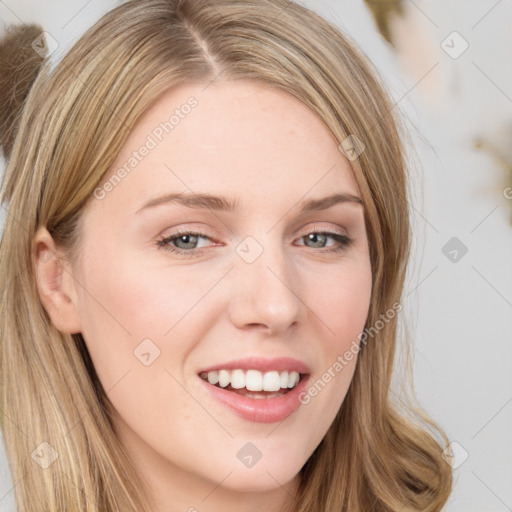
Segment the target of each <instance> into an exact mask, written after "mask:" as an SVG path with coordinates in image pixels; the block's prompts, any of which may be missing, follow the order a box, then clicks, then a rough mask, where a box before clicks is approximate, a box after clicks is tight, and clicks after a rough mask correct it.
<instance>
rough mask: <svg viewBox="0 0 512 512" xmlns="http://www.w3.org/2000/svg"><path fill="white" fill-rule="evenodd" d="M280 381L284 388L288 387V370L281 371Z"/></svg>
mask: <svg viewBox="0 0 512 512" xmlns="http://www.w3.org/2000/svg"><path fill="white" fill-rule="evenodd" d="M280 381H281V382H280V383H279V384H280V386H281V387H282V388H287V387H288V372H281V376H280Z"/></svg>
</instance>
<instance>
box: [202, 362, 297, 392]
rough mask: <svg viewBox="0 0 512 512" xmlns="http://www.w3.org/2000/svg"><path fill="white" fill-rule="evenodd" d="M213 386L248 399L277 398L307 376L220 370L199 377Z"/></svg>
mask: <svg viewBox="0 0 512 512" xmlns="http://www.w3.org/2000/svg"><path fill="white" fill-rule="evenodd" d="M199 376H200V377H201V378H202V379H203V380H205V381H207V382H209V383H210V384H211V385H213V386H215V387H218V388H221V389H224V390H225V391H231V392H232V393H236V394H239V395H243V396H245V397H248V398H277V397H280V396H283V395H285V394H287V393H289V392H290V391H291V390H292V389H294V388H295V387H297V385H298V384H299V382H300V381H301V380H302V379H303V378H304V377H305V376H306V375H305V374H300V373H298V372H296V371H283V372H278V371H269V372H260V371H258V370H241V369H237V370H219V371H210V372H202V373H201V374H200V375H199Z"/></svg>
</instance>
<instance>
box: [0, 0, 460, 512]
mask: <svg viewBox="0 0 512 512" xmlns="http://www.w3.org/2000/svg"><path fill="white" fill-rule="evenodd" d="M219 79H220V80H227V81H229V80H238V79H250V80H256V81H259V82H261V83H265V84H267V85H270V86H273V87H276V88H278V89H281V90H284V91H286V92H288V93H289V94H291V95H293V96H295V97H296V98H298V99H299V100H300V101H302V102H303V103H304V104H305V105H307V106H308V107H310V108H311V109H312V110H313V111H314V112H316V113H317V114H318V116H320V118H321V119H323V121H324V122H325V124H326V125H327V126H328V127H329V128H330V130H331V131H332V133H333V135H334V137H335V138H336V140H338V141H339V142H340V143H342V142H343V141H345V139H347V137H348V136H355V137H357V139H355V140H359V141H361V142H362V143H363V144H364V146H365V147H364V151H363V152H362V153H361V154H360V155H359V157H358V158H356V159H353V160H352V161H351V165H352V169H353V173H354V176H355V179H356V182H357V184H358V187H359V190H360V193H361V195H362V199H363V203H364V210H365V223H366V229H367V235H368V241H369V247H370V260H371V267H372V276H373V289H372V297H371V304H370V310H369V314H368V319H367V323H366V327H367V328H368V329H371V328H372V326H375V325H376V323H377V322H379V320H380V322H381V324H383V326H382V328H380V329H379V330H376V329H375V330H374V331H373V334H372V338H371V340H369V341H367V342H366V340H365V343H362V345H361V346H362V350H361V351H360V353H359V358H358V362H357V367H356V371H355V374H354V377H353V381H352V383H351V386H350V389H349V391H348V394H347V396H346V398H345V400H344V402H343V404H342V406H341V408H340V410H339V412H338V414H337V416H336V418H335V421H334V422H333V424H332V425H331V427H330V428H329V430H328V432H327V434H326V436H325V438H324V439H323V440H322V442H321V443H320V445H319V446H318V447H317V449H316V450H315V451H314V453H313V454H312V456H311V457H310V459H309V460H308V461H307V462H306V464H305V465H304V467H303V468H302V469H301V471H300V474H301V484H300V488H299V492H298V495H297V497H296V502H295V503H296V505H295V508H294V512H319V511H321V512H327V511H332V510H339V511H346V512H347V511H350V512H368V511H369V510H373V511H375V512H380V511H396V510H401V511H402V512H418V511H420V510H421V511H424V512H426V511H438V510H441V509H442V506H443V505H444V504H445V502H446V501H447V499H448V496H449V493H450V491H451V485H452V474H451V468H450V466H449V465H448V464H447V463H446V462H445V461H444V460H443V458H442V451H443V449H444V447H445V446H444V445H445V444H446V443H447V441H448V440H447V438H446V436H445V434H444V433H443V432H442V430H441V429H440V428H439V427H438V426H437V425H436V424H435V423H434V422H433V421H432V420H430V419H429V418H428V417H427V416H426V414H425V413H424V412H422V411H421V410H420V409H419V408H416V409H414V408H413V405H410V408H411V410H413V411H414V415H413V416H411V415H409V416H411V417H407V415H406V414H405V413H404V412H403V411H402V412H399V410H398V408H397V406H396V405H395V404H393V401H392V400H391V396H390V387H391V376H392V372H393V364H394V356H395V349H396V340H397V337H398V330H397V318H398V315H394V316H393V317H392V318H388V319H387V321H386V322H382V320H381V317H382V313H384V312H386V311H388V310H390V308H392V307H393V305H395V306H396V304H397V303H399V302H400V299H401V294H402V289H403V284H404V279H405V273H406V265H407V260H408V257H409V250H410V233H409V229H410V228H409V216H408V204H407V197H408V192H407V172H406V164H405V157H404V150H403V147H402V143H401V139H400V137H399V132H398V128H397V119H395V118H394V114H393V105H392V104H391V103H390V100H389V99H388V97H387V94H386V93H385V92H384V90H383V88H382V87H381V86H380V85H379V82H378V80H377V78H376V73H375V71H373V68H372V66H371V64H370V63H369V62H368V60H367V59H366V57H365V56H364V55H362V54H360V53H359V52H358V51H357V50H356V49H355V48H354V46H353V45H352V44H351V43H350V42H349V41H348V40H347V38H346V37H345V36H344V35H342V34H341V33H340V32H339V31H338V30H337V28H336V27H334V26H333V25H331V24H330V23H329V22H327V21H326V20H324V19H323V18H321V17H320V16H319V15H317V14H315V13H314V12H312V11H310V10H308V9H306V8H304V7H302V6H301V5H299V4H296V3H293V2H289V1H288V0H257V1H256V0H215V1H214V0H208V1H206V0H204V1H203V0H193V1H191V0H131V1H128V2H126V3H125V4H123V5H121V6H119V7H117V8H115V9H114V10H112V11H110V12H109V13H107V14H106V15H105V16H104V17H103V18H102V19H101V20H100V21H99V22H98V23H96V24H95V25H94V26H93V27H92V28H90V29H89V30H88V31H87V32H86V33H85V35H84V36H83V37H82V38H81V39H80V40H79V41H78V42H77V43H76V44H75V45H74V47H73V48H72V49H71V50H70V51H69V52H68V53H67V54H66V55H65V56H64V58H63V59H62V61H61V62H60V63H58V65H57V66H56V67H55V69H54V70H50V66H49V64H48V63H47V62H46V63H45V64H43V67H42V69H41V71H40V73H39V75H38V77H37V79H36V81H35V83H34V85H33V87H32V88H31V90H30V94H29V95H28V98H27V100H26V102H25V104H24V108H23V113H22V116H21V119H20V123H19V129H18V131H17V136H16V138H15V141H14V146H13V149H12V153H11V154H10V157H9V160H8V165H7V169H6V172H5V177H4V181H3V183H2V189H1V201H2V203H3V202H5V201H8V202H9V212H8V216H7V219H6V224H5V229H4V233H3V237H2V242H1V246H0V286H1V289H2V290H3V298H2V301H1V305H0V329H1V331H0V342H1V347H0V370H1V376H0V377H1V403H0V405H1V411H2V414H1V427H2V429H3V435H4V439H5V447H6V453H7V456H8V461H9V464H10V469H11V473H12V476H13V481H14V482H16V483H17V485H16V487H15V496H16V502H17V506H18V510H19V512H36V511H37V512H39V511H40V510H53V511H57V510H58V511H61V510H80V511H87V512H89V511H90V512H92V511H102V512H113V511H118V512H121V511H122V512H126V511H137V512H141V511H145V512H149V511H150V510H151V506H152V504H151V497H150V496H149V494H148V489H147V488H146V487H145V485H144V483H143V482H142V481H141V480H140V479H139V477H138V476H137V475H136V474H135V472H134V469H133V468H132V466H131V463H130V461H129V458H128V456H127V453H126V452H125V450H124V448H123V447H122V445H121V444H120V442H119V440H118V438H117V436H116V433H115V431H114V428H113V424H112V421H111V415H112V411H113V406H112V404H111V402H110V401H109V399H108V396H107V393H106V392H105V390H104V389H103V388H102V386H101V384H100V382H99V380H98V378H97V376H96V373H95V371H94V367H93V364H92V362H91V359H90V357H89V355H88V352H87V349H86V346H85V343H84V339H83V338H82V336H81V334H73V335H69V334H65V333H62V332H60V331H58V330H57V329H56V328H55V327H54V326H53V325H52V323H51V321H50V318H49V316H48V314H47V313H46V311H45V309H44V308H43V306H42V304H41V301H40V298H39V296H38V293H37V288H36V276H35V271H34V256H33V238H34V234H35V232H36V230H37V229H38V227H40V226H44V227H46V228H47V229H48V231H49V232H50V234H51V235H52V236H53V237H54V240H55V241H56V243H57V244H58V245H59V246H60V247H62V248H63V249H65V250H66V254H67V256H68V257H69V259H70V260H71V261H72V260H74V259H75V258H76V257H77V256H78V255H79V254H80V242H81V233H80V219H81V215H82V213H83V211H84V206H85V205H86V204H87V202H88V201H89V200H91V197H92V195H93V191H94V190H95V188H96V187H97V185H98V184H99V183H100V182H101V180H102V179H103V178H104V176H106V175H107V173H108V172H109V171H111V167H112V164H113V162H114V159H115V157H116V155H117V153H118V152H119V150H120V148H121V147H122V145H123V143H124V141H125V140H126V138H127V136H128V134H129V133H130V130H132V128H133V127H134V125H135V123H136V122H137V120H138V119H139V118H140V117H141V115H142V114H143V113H144V112H145V111H147V109H148V108H149V107H150V106H151V105H152V104H153V103H154V102H155V101H156V99H158V98H159V97H160V96H161V95H162V94H163V93H164V92H166V91H168V90H169V89H170V88H172V87H174V86H176V85H178V84H183V83H190V82H198V83H204V84H207V83H209V82H210V81H215V80H219ZM403 400H404V401H405V400H406V398H405V397H404V398H403ZM407 400H409V399H407ZM407 403H409V402H407ZM417 418H419V419H420V420H421V421H415V419H417ZM43 442H46V443H48V444H49V445H50V446H51V447H52V448H53V450H55V452H56V453H57V454H58V457H57V459H56V460H55V461H54V462H53V463H52V464H51V465H49V467H47V468H42V467H41V466H40V465H38V464H36V463H35V462H34V460H35V456H34V454H33V452H34V450H35V449H36V447H39V448H38V449H40V450H41V449H42V450H43V451H44V450H49V448H48V446H47V445H43V446H40V443H43ZM45 453H47V452H45ZM50 453H52V452H51V451H50ZM33 459H34V460H33Z"/></svg>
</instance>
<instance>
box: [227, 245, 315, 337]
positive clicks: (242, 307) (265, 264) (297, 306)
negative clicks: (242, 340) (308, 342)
mask: <svg viewBox="0 0 512 512" xmlns="http://www.w3.org/2000/svg"><path fill="white" fill-rule="evenodd" d="M236 258H237V261H236V264H235V268H234V270H233V271H232V272H230V274H231V276H230V278H231V283H230V284H231V286H230V289H231V293H230V301H229V316H230V318H231V321H232V322H233V324H234V325H235V326H236V327H238V328H239V329H248V328H251V329H255V328H259V329H262V330H265V331H266V332H267V333H268V334H280V333H285V332H286V331H287V330H290V329H292V328H294V327H296V325H297V324H298V322H299V321H300V320H301V318H302V315H303V313H304V308H305V304H304V302H303V300H302V298H301V297H300V293H301V289H300V279H298V277H297V275H296V273H294V269H293V268H292V265H291V263H290V261H287V257H286V254H285V253H284V251H283V249H282V247H276V248H273V249H272V250H271V249H270V247H265V248H264V250H263V253H262V254H261V255H260V256H259V257H258V258H257V259H256V260H255V261H253V262H252V263H248V262H247V261H245V260H244V259H243V258H241V257H239V256H238V255H236Z"/></svg>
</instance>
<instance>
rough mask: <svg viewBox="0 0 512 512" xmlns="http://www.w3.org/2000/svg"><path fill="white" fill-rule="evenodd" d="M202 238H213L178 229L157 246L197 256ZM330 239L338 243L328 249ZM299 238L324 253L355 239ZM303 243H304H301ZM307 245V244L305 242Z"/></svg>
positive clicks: (329, 234) (322, 235) (327, 235)
mask: <svg viewBox="0 0 512 512" xmlns="http://www.w3.org/2000/svg"><path fill="white" fill-rule="evenodd" d="M200 239H205V240H211V239H210V237H208V236H207V235H206V234H204V233H197V232H193V231H178V232H176V233H173V234H172V235H170V236H168V237H165V238H161V239H160V240H158V241H157V246H158V247H159V248H162V249H164V250H165V251H168V252H171V253H175V254H179V255H182V256H185V257H190V256H195V255H197V254H198V253H199V252H200V251H199V250H197V249H201V248H199V247H198V246H197V244H198V242H199V240H200ZM329 239H333V240H335V242H337V245H336V244H335V246H334V247H330V248H328V249H326V248H325V247H326V243H327V241H328V240H329ZM299 240H305V241H306V242H312V243H313V244H315V245H313V246H309V245H308V246H307V247H309V248H311V249H321V251H319V252H322V253H329V252H340V251H343V250H345V249H346V248H347V247H349V246H351V245H352V243H353V240H352V239H351V238H349V237H348V236H346V235H342V234H340V233H332V232H328V231H312V232H310V233H308V234H306V235H303V236H301V237H300V238H299ZM301 245H302V244H301ZM304 245H305V244H304Z"/></svg>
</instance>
